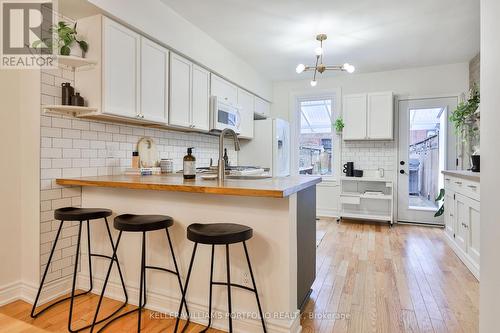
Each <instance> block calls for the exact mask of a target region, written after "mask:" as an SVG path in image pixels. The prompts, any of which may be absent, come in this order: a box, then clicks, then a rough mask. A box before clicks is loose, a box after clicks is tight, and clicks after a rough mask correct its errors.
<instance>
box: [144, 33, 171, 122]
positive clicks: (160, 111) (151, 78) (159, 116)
mask: <svg viewBox="0 0 500 333" xmlns="http://www.w3.org/2000/svg"><path fill="white" fill-rule="evenodd" d="M140 86H141V109H140V110H141V117H143V118H144V119H145V120H149V121H153V122H158V123H162V124H166V123H167V111H168V50H167V49H165V48H164V47H162V46H160V45H158V44H156V43H154V42H152V41H150V40H148V39H146V38H141V85H140Z"/></svg>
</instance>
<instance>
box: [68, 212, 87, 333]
mask: <svg viewBox="0 0 500 333" xmlns="http://www.w3.org/2000/svg"><path fill="white" fill-rule="evenodd" d="M82 224H83V221H80V225H79V227H78V241H77V243H76V256H75V268H74V269H73V284H72V286H71V300H70V303H69V317H68V331H70V332H78V331H75V330H73V329H72V328H71V321H72V318H73V305H74V302H75V287H76V275H77V273H78V258H79V257H80V242H81V240H82Z"/></svg>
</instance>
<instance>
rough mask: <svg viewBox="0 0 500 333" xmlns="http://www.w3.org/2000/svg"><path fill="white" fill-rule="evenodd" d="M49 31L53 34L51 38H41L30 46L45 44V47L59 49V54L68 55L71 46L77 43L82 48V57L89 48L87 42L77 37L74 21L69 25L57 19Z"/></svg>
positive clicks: (35, 46)
mask: <svg viewBox="0 0 500 333" xmlns="http://www.w3.org/2000/svg"><path fill="white" fill-rule="evenodd" d="M50 32H51V33H52V35H53V38H45V39H42V40H37V41H35V42H33V45H32V47H33V48H38V47H40V46H41V45H42V44H45V45H46V46H47V47H50V48H52V49H53V48H55V47H57V49H58V50H59V54H60V55H64V56H69V55H70V53H71V47H72V46H73V45H74V44H75V43H77V44H78V45H79V46H80V49H81V50H82V54H83V57H85V53H86V52H87V51H88V49H89V44H88V43H87V42H86V41H84V40H80V39H78V38H77V34H78V32H77V30H76V23H75V24H74V25H73V27H71V26H70V25H68V23H67V22H64V21H59V22H58V23H57V24H56V25H54V26H52V27H51V28H50Z"/></svg>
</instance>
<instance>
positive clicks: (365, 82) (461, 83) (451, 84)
mask: <svg viewBox="0 0 500 333" xmlns="http://www.w3.org/2000/svg"><path fill="white" fill-rule="evenodd" d="M306 75H308V74H306ZM297 76H298V75H297ZM298 77H299V76H298ZM300 77H304V79H301V80H292V81H280V82H275V83H274V84H273V104H272V107H271V114H272V116H273V117H280V118H283V119H288V120H290V119H292V117H291V116H290V115H291V114H294V112H295V110H294V107H295V106H294V96H298V95H299V96H300V95H310V94H314V93H315V92H318V93H319V94H324V93H327V92H329V91H330V92H331V91H335V90H336V91H341V94H353V93H364V92H377V91H393V92H394V94H395V95H396V96H398V97H409V96H411V97H422V96H443V95H449V94H454V95H457V94H460V93H462V92H466V91H467V90H468V86H469V65H468V63H460V64H450V65H443V66H432V67H422V68H410V69H403V70H396V71H387V72H377V73H366V74H352V75H348V74H346V73H338V75H336V76H333V77H324V78H320V79H319V80H318V85H317V86H316V87H314V88H313V87H311V86H310V84H309V81H310V77H309V76H307V78H306V77H305V76H304V75H301V76H300ZM337 98H342V96H337ZM366 144H369V143H366ZM372 144H373V145H374V146H373V147H371V146H370V148H379V149H381V150H383V149H386V150H387V149H389V150H391V152H392V154H388V152H386V151H384V152H383V156H396V155H397V153H396V151H395V150H396V149H397V144H395V142H385V143H384V142H382V143H381V142H378V143H372ZM380 145H382V146H383V147H385V148H383V147H382V148H380V147H379V146H380ZM354 146H356V144H355V145H354ZM347 148H349V147H347ZM347 148H346V145H345V144H344V145H343V150H346V149H347ZM349 149H351V150H356V151H353V153H354V154H357V153H362V152H360V151H359V149H357V148H356V147H353V148H349ZM353 156H354V155H353ZM353 156H342V157H340V156H339V158H344V159H345V158H347V159H349V160H352V158H353ZM393 159H394V163H396V161H395V157H394V158H393ZM382 167H385V169H386V171H387V170H389V171H390V172H392V171H394V170H392V169H390V168H388V167H387V166H386V165H383V166H382ZM393 169H395V167H394V168H393ZM337 172H340V170H337ZM392 173H394V172H392ZM387 176H389V175H387ZM389 177H391V176H389ZM317 188H318V192H317V201H318V210H317V212H318V214H319V215H322V216H335V215H336V213H337V211H338V209H339V203H338V200H339V194H340V189H339V184H338V183H337V182H331V181H330V182H323V183H321V184H319V185H318V186H317Z"/></svg>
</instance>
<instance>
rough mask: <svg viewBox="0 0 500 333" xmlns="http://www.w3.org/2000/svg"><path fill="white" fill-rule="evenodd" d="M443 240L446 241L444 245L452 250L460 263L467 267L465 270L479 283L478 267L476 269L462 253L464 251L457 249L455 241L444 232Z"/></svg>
mask: <svg viewBox="0 0 500 333" xmlns="http://www.w3.org/2000/svg"><path fill="white" fill-rule="evenodd" d="M444 239H445V240H446V243H447V244H448V245H449V246H450V247H451V249H452V250H453V253H455V255H456V256H457V257H458V259H460V261H462V263H463V264H464V265H465V267H467V269H468V270H469V271H470V272H471V273H472V275H474V277H475V278H476V279H477V281H479V275H480V270H479V267H477V266H476V265H475V264H474V263H473V262H472V260H470V259H469V257H468V256H467V254H465V253H464V251H463V250H462V249H461V248H460V247H458V245H457V244H456V243H455V241H454V240H453V239H452V238H451V237H450V235H448V234H447V233H446V232H445V235H444Z"/></svg>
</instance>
